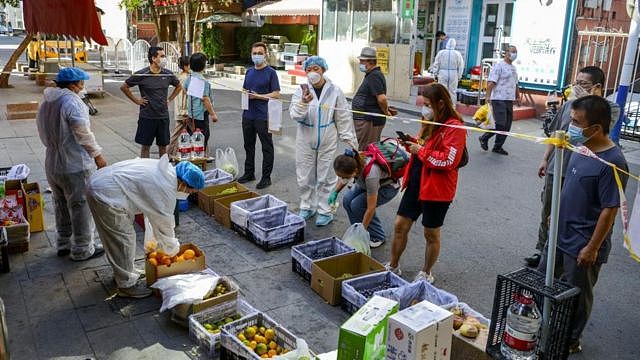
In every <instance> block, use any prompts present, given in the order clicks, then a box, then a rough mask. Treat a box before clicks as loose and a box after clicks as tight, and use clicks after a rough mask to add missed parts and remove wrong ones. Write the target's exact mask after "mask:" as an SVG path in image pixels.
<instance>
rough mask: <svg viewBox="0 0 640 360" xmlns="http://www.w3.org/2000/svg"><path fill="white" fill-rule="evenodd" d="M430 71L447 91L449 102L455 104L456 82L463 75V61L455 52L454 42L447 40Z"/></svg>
mask: <svg viewBox="0 0 640 360" xmlns="http://www.w3.org/2000/svg"><path fill="white" fill-rule="evenodd" d="M431 68H432V69H434V70H436V71H437V74H438V83H440V84H442V85H444V86H445V87H446V88H447V89H448V90H449V95H451V101H453V103H454V104H455V102H456V98H457V95H456V90H457V89H458V81H459V80H460V78H461V77H462V74H464V59H463V58H462V54H460V52H459V51H458V50H456V40H455V39H449V40H448V41H447V45H446V47H445V49H444V50H440V51H439V52H438V54H437V55H436V58H435V59H434V60H433V65H432V66H431Z"/></svg>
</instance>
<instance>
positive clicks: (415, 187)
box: [398, 180, 451, 229]
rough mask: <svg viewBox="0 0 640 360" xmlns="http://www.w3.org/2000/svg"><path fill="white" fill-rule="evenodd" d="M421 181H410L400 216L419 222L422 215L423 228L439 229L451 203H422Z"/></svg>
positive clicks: (399, 211)
mask: <svg viewBox="0 0 640 360" xmlns="http://www.w3.org/2000/svg"><path fill="white" fill-rule="evenodd" d="M419 199H420V181H419V180H418V181H411V180H410V181H409V184H408V186H407V189H406V190H405V191H404V194H402V200H400V207H399V208H398V215H400V216H403V217H406V218H409V219H411V220H413V221H416V220H418V218H419V217H420V215H422V226H424V227H426V228H428V229H437V228H439V227H441V226H442V224H444V218H445V216H446V215H447V211H448V210H449V205H451V202H450V201H421V200H419Z"/></svg>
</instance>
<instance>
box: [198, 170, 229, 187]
mask: <svg viewBox="0 0 640 360" xmlns="http://www.w3.org/2000/svg"><path fill="white" fill-rule="evenodd" d="M232 181H233V175H231V174H229V173H228V172H226V171H224V170H222V169H217V168H216V169H213V170H207V171H205V172H204V186H205V187H206V186H212V185H220V184H227V183H230V182H232Z"/></svg>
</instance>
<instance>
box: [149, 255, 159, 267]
mask: <svg viewBox="0 0 640 360" xmlns="http://www.w3.org/2000/svg"><path fill="white" fill-rule="evenodd" d="M149 264H151V265H153V266H158V260H156V258H154V257H152V258H150V259H149Z"/></svg>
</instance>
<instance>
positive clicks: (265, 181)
mask: <svg viewBox="0 0 640 360" xmlns="http://www.w3.org/2000/svg"><path fill="white" fill-rule="evenodd" d="M269 186H271V179H270V178H262V179H261V180H260V182H259V183H258V185H256V189H258V190H260V189H264V188H266V187H269Z"/></svg>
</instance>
